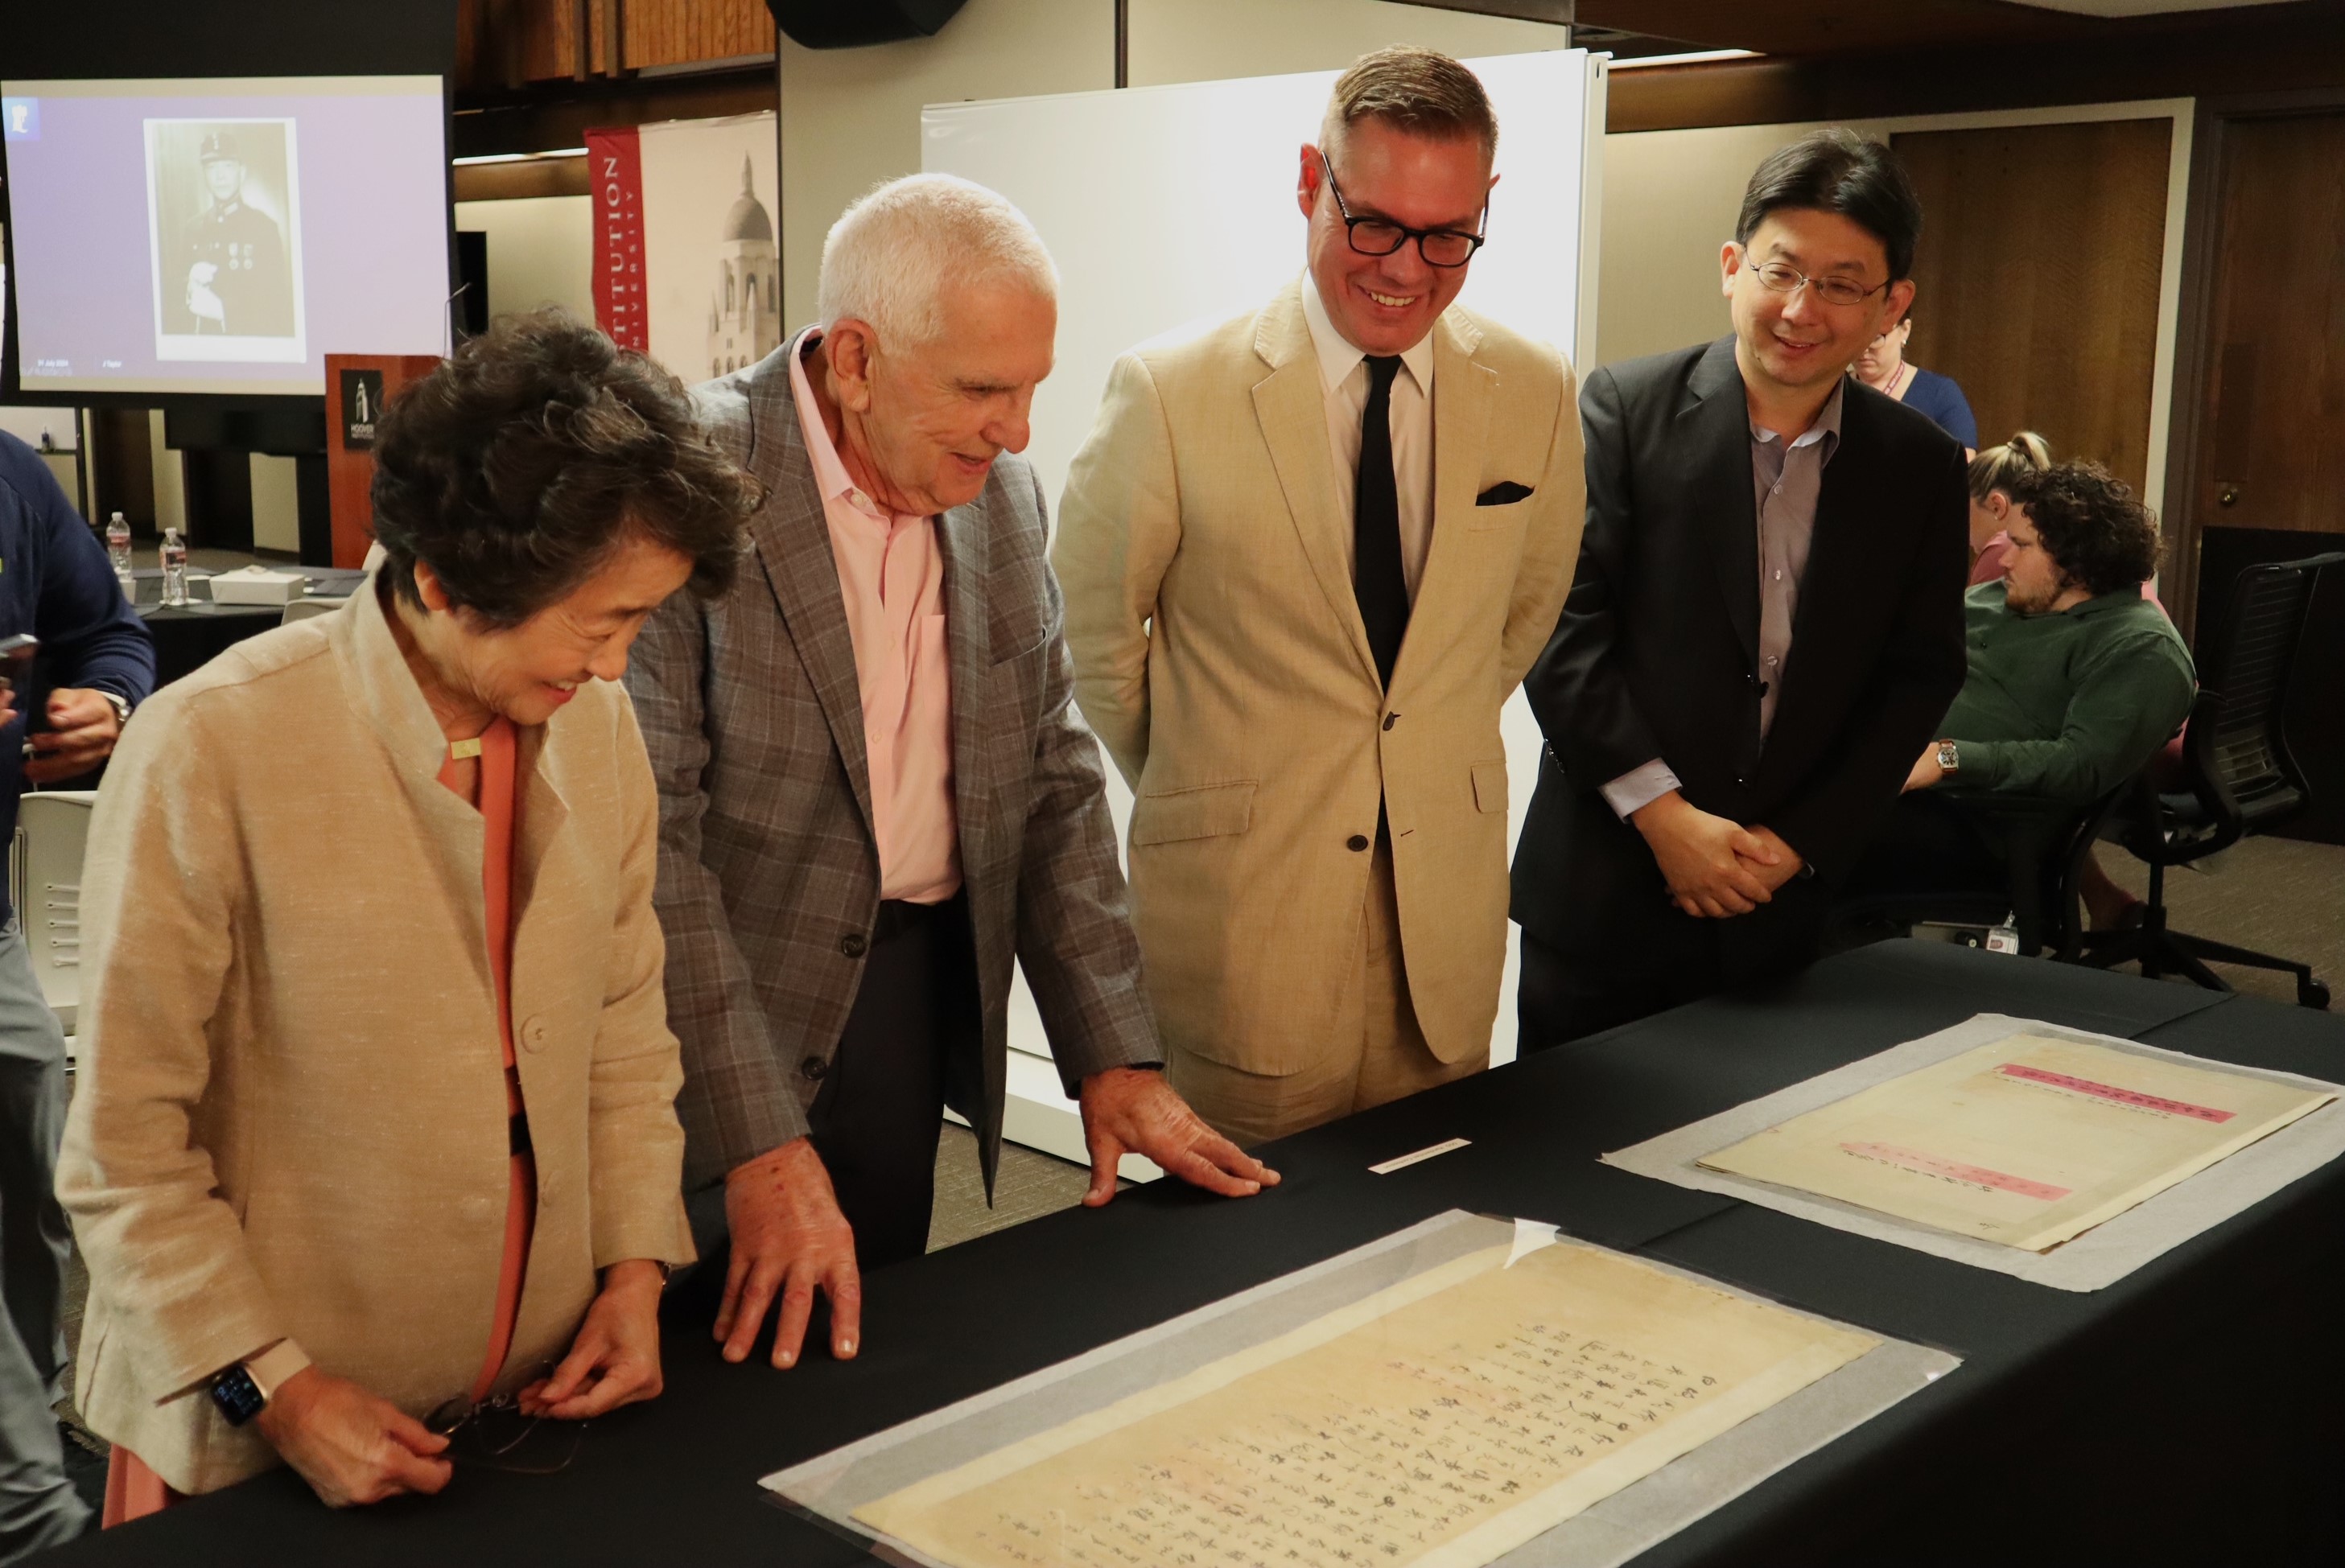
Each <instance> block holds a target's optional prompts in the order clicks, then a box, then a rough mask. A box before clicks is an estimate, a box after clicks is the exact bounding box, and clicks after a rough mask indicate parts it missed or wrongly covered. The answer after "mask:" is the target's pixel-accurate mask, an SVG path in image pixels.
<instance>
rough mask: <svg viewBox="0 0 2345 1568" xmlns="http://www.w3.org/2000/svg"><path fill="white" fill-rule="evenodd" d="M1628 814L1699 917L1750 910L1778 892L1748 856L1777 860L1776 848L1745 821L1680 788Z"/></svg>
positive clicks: (1673, 890) (1674, 890) (1677, 893)
mask: <svg viewBox="0 0 2345 1568" xmlns="http://www.w3.org/2000/svg"><path fill="white" fill-rule="evenodd" d="M1629 821H1630V822H1631V823H1633V824H1636V828H1637V831H1638V832H1639V833H1641V834H1643V835H1645V843H1646V845H1648V846H1649V847H1650V848H1651V850H1652V852H1653V860H1654V862H1655V863H1656V864H1657V865H1660V868H1661V876H1662V879H1663V880H1664V881H1666V882H1667V883H1668V884H1669V885H1670V897H1671V898H1673V899H1675V900H1676V901H1677V905H1678V907H1679V908H1680V909H1682V910H1684V911H1685V912H1686V913H1687V914H1688V915H1690V916H1694V917H1695V918H1697V919H1702V918H1707V919H1711V920H1722V919H1724V918H1725V917H1726V916H1730V915H1748V914H1750V913H1751V911H1752V910H1753V909H1755V908H1757V907H1758V906H1759V905H1761V904H1765V903H1768V902H1769V901H1771V899H1772V898H1773V896H1774V895H1772V894H1771V893H1770V892H1769V891H1768V890H1767V885H1766V884H1765V883H1764V882H1761V880H1760V879H1759V878H1758V877H1757V876H1755V875H1751V867H1750V866H1748V865H1743V864H1742V862H1743V861H1746V860H1748V861H1753V862H1756V863H1757V864H1759V865H1775V864H1776V863H1777V858H1778V857H1777V855H1776V854H1775V852H1774V851H1773V850H1772V849H1771V848H1769V847H1768V845H1766V844H1765V843H1764V842H1763V841H1762V840H1761V839H1760V838H1759V837H1758V836H1757V835H1754V834H1752V833H1751V832H1750V831H1749V830H1748V829H1746V828H1745V827H1743V826H1742V825H1741V824H1740V823H1737V822H1734V821H1731V819H1729V818H1726V817H1722V816H1712V815H1711V814H1710V813H1708V812H1706V811H1703V810H1701V809H1700V807H1698V806H1695V805H1693V804H1690V802H1688V801H1687V799H1686V798H1685V796H1684V795H1682V794H1679V793H1678V792H1677V791H1676V790H1670V792H1669V793H1668V794H1663V795H1660V796H1659V797H1657V798H1656V799H1654V800H1651V801H1649V802H1648V803H1646V804H1644V805H1643V806H1640V807H1639V808H1638V809H1637V810H1636V811H1635V812H1632V813H1631V814H1629Z"/></svg>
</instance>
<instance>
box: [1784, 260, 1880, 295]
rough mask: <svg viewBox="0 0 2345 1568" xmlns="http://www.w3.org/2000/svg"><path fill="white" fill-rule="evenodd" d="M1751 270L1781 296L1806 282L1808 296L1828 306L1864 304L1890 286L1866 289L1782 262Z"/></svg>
mask: <svg viewBox="0 0 2345 1568" xmlns="http://www.w3.org/2000/svg"><path fill="white" fill-rule="evenodd" d="M1751 271H1753V272H1755V273H1757V274H1758V275H1759V281H1760V283H1761V285H1763V286H1764V287H1766V288H1771V289H1772V290H1774V291H1775V292H1776V293H1778V294H1790V293H1792V292H1794V291H1795V290H1797V289H1798V288H1799V287H1800V285H1801V284H1802V283H1804V284H1806V285H1807V286H1808V292H1809V293H1811V294H1812V295H1814V296H1815V297H1816V298H1819V299H1821V300H1822V301H1823V302H1824V303H1825V304H1827V305H1862V304H1863V303H1864V301H1865V300H1866V299H1868V298H1871V297H1872V296H1873V295H1875V294H1878V293H1880V292H1881V291H1882V290H1883V289H1884V288H1888V287H1889V285H1888V284H1887V283H1876V284H1874V285H1873V287H1872V288H1863V287H1862V286H1860V285H1859V284H1858V283H1857V281H1856V279H1854V278H1811V277H1809V276H1808V275H1807V274H1806V273H1804V272H1802V271H1801V270H1800V269H1799V268H1796V267H1793V266H1791V265H1789V264H1788V263H1785V262H1782V261H1761V262H1759V263H1757V264H1755V265H1753V266H1752V268H1751Z"/></svg>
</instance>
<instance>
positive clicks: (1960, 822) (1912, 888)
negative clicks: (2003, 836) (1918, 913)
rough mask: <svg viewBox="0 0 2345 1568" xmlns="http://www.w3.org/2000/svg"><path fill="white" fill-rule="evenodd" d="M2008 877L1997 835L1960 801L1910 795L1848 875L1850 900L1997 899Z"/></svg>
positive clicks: (1926, 793) (1920, 792)
mask: <svg viewBox="0 0 2345 1568" xmlns="http://www.w3.org/2000/svg"><path fill="white" fill-rule="evenodd" d="M2009 883H2010V875H2009V872H2008V871H2007V869H2006V868H2005V865H2004V860H2003V852H2002V847H2001V845H2000V843H1999V842H1998V840H1997V838H1996V837H1995V835H1994V834H1993V833H1992V832H1990V831H1988V829H1987V828H1986V826H1985V824H1983V823H1982V822H1981V821H1980V819H1979V818H1978V817H1977V816H1976V815H1975V814H1974V813H1973V812H1972V810H1971V808H1970V807H1969V806H1967V805H1965V804H1964V803H1963V801H1962V800H1961V799H1960V798H1959V797H1956V796H1954V795H1949V794H1944V793H1943V792H1941V791H1938V790H1926V789H1923V790H1912V791H1909V792H1907V793H1906V794H1902V795H1900V796H1898V797H1897V804H1896V805H1895V806H1894V807H1893V808H1892V810H1891V811H1890V813H1889V820H1888V822H1887V823H1886V824H1883V827H1882V830H1881V833H1880V835H1879V836H1878V837H1876V838H1875V839H1873V844H1872V845H1871V847H1870V848H1868V849H1867V850H1866V851H1865V853H1864V858H1863V860H1860V861H1858V862H1857V865H1856V870H1855V871H1854V872H1853V873H1852V874H1850V876H1849V879H1848V887H1847V889H1846V892H1847V894H1848V895H1849V896H1851V897H1887V896H1898V895H1912V896H1917V897H1919V896H1925V895H1944V896H1964V895H1976V894H1997V893H2001V892H2003V891H2005V888H2006V887H2007V886H2008V885H2009Z"/></svg>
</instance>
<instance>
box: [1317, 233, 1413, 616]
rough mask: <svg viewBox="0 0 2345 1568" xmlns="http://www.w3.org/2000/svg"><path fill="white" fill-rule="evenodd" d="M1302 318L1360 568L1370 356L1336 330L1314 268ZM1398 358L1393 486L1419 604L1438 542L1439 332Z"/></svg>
mask: <svg viewBox="0 0 2345 1568" xmlns="http://www.w3.org/2000/svg"><path fill="white" fill-rule="evenodd" d="M1303 319H1304V320H1305V321H1307V322H1309V323H1310V325H1311V346H1312V348H1313V349H1316V350H1317V351H1318V355H1319V396H1320V399H1321V400H1322V401H1323V402H1324V403H1325V405H1326V409H1327V450H1329V452H1330V453H1332V454H1333V455H1334V457H1335V501H1336V510H1337V511H1338V512H1339V513H1340V514H1341V516H1342V518H1343V522H1344V558H1345V561H1349V562H1350V563H1351V565H1352V567H1353V569H1354V570H1355V571H1357V570H1358V568H1359V562H1358V561H1353V560H1352V548H1353V546H1352V489H1353V485H1354V484H1355V481H1356V480H1357V478H1358V474H1359V470H1360V416H1361V415H1362V414H1364V413H1365V412H1366V410H1367V407H1368V367H1367V358H1368V357H1367V356H1366V355H1365V354H1364V353H1362V352H1361V351H1360V350H1359V349H1356V348H1355V347H1354V346H1353V345H1352V343H1351V341H1350V340H1349V339H1346V338H1345V336H1344V334H1343V333H1342V332H1341V331H1339V330H1337V329H1336V327H1335V320H1334V319H1333V318H1331V317H1330V316H1329V315H1328V314H1327V307H1326V305H1325V302H1324V301H1322V300H1321V299H1320V298H1319V287H1318V285H1317V284H1316V283H1315V282H1314V281H1313V280H1312V277H1311V274H1310V273H1308V272H1305V273H1304V275H1303ZM1400 364H1401V369H1402V370H1403V371H1404V372H1406V373H1405V374H1402V375H1398V376H1395V377H1394V378H1393V385H1392V450H1393V487H1394V489H1395V490H1396V491H1397V492H1398V495H1399V500H1400V566H1401V574H1402V575H1403V576H1404V577H1406V579H1407V581H1408V598H1409V602H1410V603H1412V604H1414V603H1416V584H1417V580H1418V579H1419V578H1421V577H1423V576H1424V575H1425V555H1426V551H1428V550H1430V549H1431V548H1432V547H1433V335H1432V334H1431V333H1429V332H1428V333H1426V335H1425V336H1424V337H1422V338H1420V339H1417V340H1416V344H1415V345H1414V346H1413V347H1410V348H1408V349H1403V350H1402V351H1401V356H1400Z"/></svg>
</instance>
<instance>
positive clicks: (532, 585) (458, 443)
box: [374, 309, 761, 627]
mask: <svg viewBox="0 0 2345 1568" xmlns="http://www.w3.org/2000/svg"><path fill="white" fill-rule="evenodd" d="M374 460H375V470H374V532H375V539H376V541H378V542H379V543H381V546H382V548H383V551H384V553H385V554H386V555H388V556H389V558H390V559H389V561H388V562H387V563H386V565H385V568H384V570H385V571H386V572H388V573H389V575H390V577H391V581H392V582H393V584H394V585H395V586H396V588H397V590H398V592H400V593H401V594H402V595H403V596H404V597H406V598H407V599H408V600H409V602H412V603H416V604H418V605H419V607H420V605H421V599H420V596H419V594H418V592H417V589H416V586H415V563H416V562H417V561H421V562H423V564H425V565H426V566H429V567H430V568H431V574H432V575H433V576H434V577H436V578H438V579H439V581H440V583H441V586H442V588H443V589H445V590H446V592H447V594H448V598H449V600H450V602H452V603H453V604H454V605H456V606H457V607H459V608H462V609H465V610H469V611H471V612H472V613H473V614H475V615H478V616H479V617H480V618H481V619H482V620H483V621H485V622H488V623H489V624H491V625H492V626H498V627H510V626H517V625H519V624H520V623H521V622H524V621H526V620H528V619H529V618H530V617H531V616H533V615H535V614H536V613H537V612H540V611H542V610H543V609H545V608H546V607H547V606H548V605H551V604H553V603H554V602H557V601H559V600H561V599H563V598H565V597H566V596H568V595H569V594H570V592H572V591H573V590H574V589H576V588H577V587H578V585H579V584H580V583H582V582H584V581H585V580H586V579H587V578H588V577H590V576H592V575H594V572H595V571H596V570H597V569H598V568H599V567H600V566H601V565H602V563H603V562H604V561H605V560H606V559H607V558H608V557H609V555H610V553H611V551H614V550H615V549H617V548H618V547H619V546H620V545H621V544H622V543H624V541H627V540H630V539H640V540H645V541H649V542H651V543H653V544H656V545H660V546H662V547H664V548H665V549H668V550H672V551H675V552H676V553H677V554H679V555H682V556H685V557H686V558H688V559H689V560H690V561H691V562H692V577H691V579H690V582H689V584H688V586H689V587H690V588H691V589H692V591H693V592H695V593H697V594H699V595H701V596H702V597H704V598H709V597H714V596H715V595H716V594H719V593H722V592H724V591H725V590H726V588H727V587H729V586H730V585H731V583H732V582H733V574H734V572H735V570H736V567H737V565H738V563H739V561H740V558H741V553H742V551H743V549H744V546H745V543H746V526H745V525H746V522H747V521H748V518H749V514H750V513H751V512H752V511H756V507H757V503H758V501H759V500H760V499H761V487H760V486H759V485H758V483H757V481H756V480H755V479H753V478H752V477H750V475H748V474H747V473H746V472H745V471H743V470H741V469H740V468H739V467H738V466H736V464H735V463H734V462H733V461H732V460H730V459H728V458H727V457H726V456H725V454H724V453H723V452H721V451H719V450H717V449H716V444H715V443H714V442H712V441H711V440H709V439H708V436H707V434H706V432H705V431H704V430H702V429H701V427H700V423H699V421H698V420H697V419H696V418H695V416H694V413H693V407H692V400H691V399H690V398H689V397H687V396H686V395H685V390H684V386H683V383H682V382H680V381H678V380H677V379H675V377H674V376H671V375H669V374H668V373H667V372H666V371H665V370H663V369H660V368H659V366H657V365H656V364H654V363H653V362H652V361H651V360H650V359H645V357H644V356H643V355H641V354H638V353H634V352H633V351H631V350H628V349H621V348H619V347H618V346H617V345H616V344H614V343H613V342H612V341H611V339H608V338H606V337H604V335H603V334H602V333H600V332H598V331H596V330H595V329H594V328H592V327H589V326H587V325H586V324H585V323H584V322H582V321H580V320H578V319H576V318H575V317H574V316H572V315H570V314H569V313H568V312H567V311H563V310H559V309H545V310H539V311H534V312H532V313H530V314H527V315H514V316H503V317H500V318H498V319H497V320H496V321H495V322H493V323H492V325H491V326H490V328H489V330H488V331H487V332H485V333H483V334H482V335H481V336H480V337H477V338H474V339H471V340H469V341H467V342H465V343H464V344H462V346H461V347H459V348H458V349H457V350H456V351H455V353H454V354H452V355H451V356H450V357H449V358H448V359H447V360H446V361H444V362H443V363H442V364H441V365H440V366H439V367H438V368H436V369H433V371H432V372H431V374H430V375H428V376H426V377H424V378H423V379H421V380H420V381H417V382H415V383H414V384H413V385H411V386H410V387H408V388H407V389H404V390H403V391H401V393H400V394H399V395H398V396H397V397H395V398H393V399H392V400H391V406H390V407H389V408H387V409H386V410H383V414H382V420H381V429H380V430H377V432H376V435H375V447H374Z"/></svg>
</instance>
